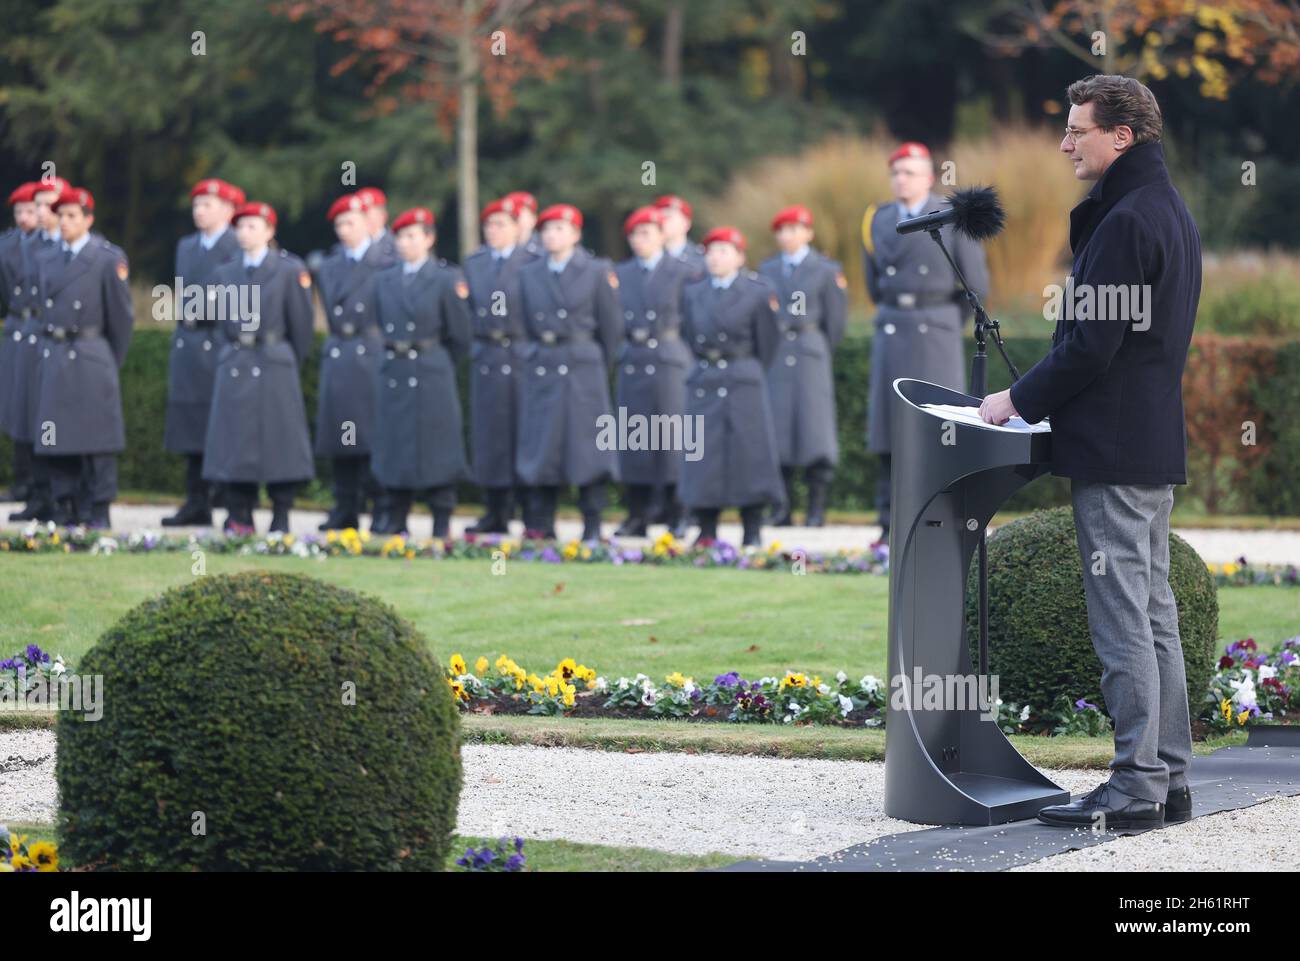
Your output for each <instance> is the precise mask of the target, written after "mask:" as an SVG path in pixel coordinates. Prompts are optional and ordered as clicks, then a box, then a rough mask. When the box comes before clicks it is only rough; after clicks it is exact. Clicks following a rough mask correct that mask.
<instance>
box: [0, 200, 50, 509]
mask: <svg viewBox="0 0 1300 961" xmlns="http://www.w3.org/2000/svg"><path fill="white" fill-rule="evenodd" d="M40 186H41V185H40V183H39V182H37V181H31V182H30V183H25V184H21V185H19V186H18V187H16V188H15V189H14V190H13V192H12V193H10V194H9V208H10V209H11V210H12V211H13V216H14V225H13V227H12V228H10V229H9V230H6V231H5V232H4V234H3V236H0V316H2V317H4V334H3V336H0V428H3V426H4V424H5V411H6V408H7V407H8V405H9V404H10V402H11V401H10V399H9V393H10V385H11V384H13V379H14V360H15V358H16V357H17V353H18V350H19V346H18V344H19V342H20V341H21V340H22V333H21V332H20V330H21V328H22V324H23V311H24V310H30V309H31V307H30V305H28V306H26V307H24V303H25V301H26V300H27V298H31V297H34V295H33V294H31V292H30V291H29V289H28V288H27V287H24V286H23V277H24V274H25V273H26V269H25V267H26V258H27V252H28V247H27V242H28V241H29V240H30V238H31V237H32V236H33V235H34V234H35V233H36V231H37V229H38V228H39V226H40V219H39V214H38V212H37V209H36V192H37V190H39V189H40ZM13 469H14V470H13V484H12V486H11V487H10V489H9V491H8V492H7V493H5V494H0V500H7V501H25V500H27V497H28V495H29V494H30V493H31V485H32V448H31V445H30V444H17V443H16V444H14V456H13Z"/></svg>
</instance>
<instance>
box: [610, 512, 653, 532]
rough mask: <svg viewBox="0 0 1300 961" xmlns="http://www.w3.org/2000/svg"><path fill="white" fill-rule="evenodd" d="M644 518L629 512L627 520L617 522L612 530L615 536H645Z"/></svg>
mask: <svg viewBox="0 0 1300 961" xmlns="http://www.w3.org/2000/svg"><path fill="white" fill-rule="evenodd" d="M645 532H646V519H645V518H644V517H638V516H637V515H635V514H629V515H628V516H627V520H625V521H623V523H622V524H619V525H618V527H617V529H615V531H614V535H615V536H616V537H645Z"/></svg>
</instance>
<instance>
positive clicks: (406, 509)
mask: <svg viewBox="0 0 1300 961" xmlns="http://www.w3.org/2000/svg"><path fill="white" fill-rule="evenodd" d="M387 501H388V513H387V514H385V515H384V526H383V527H371V528H370V532H371V533H372V534H405V533H407V532H408V530H409V528H408V527H407V515H409V514H410V513H411V492H410V491H408V490H391V491H389V492H388V498H387Z"/></svg>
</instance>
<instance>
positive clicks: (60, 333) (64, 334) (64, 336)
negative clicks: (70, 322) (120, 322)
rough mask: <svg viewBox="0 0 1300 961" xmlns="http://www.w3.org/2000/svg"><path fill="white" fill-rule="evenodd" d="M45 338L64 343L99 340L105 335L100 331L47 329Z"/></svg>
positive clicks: (62, 328)
mask: <svg viewBox="0 0 1300 961" xmlns="http://www.w3.org/2000/svg"><path fill="white" fill-rule="evenodd" d="M45 336H46V337H49V338H50V339H51V340H54V341H58V342H59V343H62V342H63V341H65V340H99V339H101V338H102V337H103V334H101V333H100V332H99V331H98V330H78V329H77V328H75V327H74V328H71V329H69V328H67V327H46V328H45Z"/></svg>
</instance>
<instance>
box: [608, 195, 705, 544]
mask: <svg viewBox="0 0 1300 961" xmlns="http://www.w3.org/2000/svg"><path fill="white" fill-rule="evenodd" d="M661 220H662V213H661V211H660V210H659V209H658V208H656V207H641V208H639V209H638V210H635V211H633V212H632V213H631V214H630V215H629V216H628V218H627V219H626V220H625V221H623V234H624V236H626V237H627V241H628V245H629V246H630V247H631V248H632V253H633V256H631V257H629V258H628V259H627V260H625V261H623V262H622V263H621V264H619V265H618V269H617V271H616V273H617V275H618V297H619V305H620V306H621V307H622V309H623V323H624V333H625V335H626V339H625V340H624V341H623V345H622V348H621V349H620V351H619V355H618V358H617V361H616V364H615V368H616V371H617V377H618V380H617V387H616V388H615V393H616V397H617V406H618V408H619V413H620V416H621V415H622V414H623V412H624V411H626V414H627V417H628V419H629V421H631V420H632V418H643V419H644V420H643V422H644V423H655V422H658V423H663V424H671V423H680V422H681V418H682V416H683V413H684V411H685V409H686V374H687V373H688V372H689V370H690V367H691V360H692V357H691V350H690V348H689V347H687V346H686V344H685V343H683V342H682V337H681V324H682V316H681V309H682V306H681V305H682V287H683V286H684V285H685V284H686V282H687V281H688V280H690V279H691V276H692V271H691V267H690V266H689V265H688V264H686V263H685V262H684V261H681V260H678V259H676V258H675V257H670V256H668V255H667V254H665V252H664V232H663V227H662V226H661ZM618 460H619V474H620V475H621V477H622V480H623V483H624V485H626V486H625V488H624V490H625V500H626V503H627V509H628V516H627V519H626V520H624V522H623V524H622V526H620V527H619V528H618V530H617V531H616V532H615V533H617V534H619V535H621V536H636V537H640V536H644V535H645V533H646V525H647V524H648V523H649V522H650V517H651V515H650V508H651V498H652V496H653V495H654V494H655V492H656V491H659V499H660V501H661V503H663V504H664V505H665V509H666V516H665V518H664V523H666V524H667V525H668V528H669V530H671V531H672V532H673V533H674V535H675V536H678V537H681V536H683V535H684V534H685V533H686V531H685V523H684V517H683V510H682V505H681V501H680V499H679V498H678V496H677V483H678V480H679V479H680V476H681V465H682V451H681V449H680V448H679V447H674V446H672V445H667V446H665V445H663V444H662V443H660V444H650V443H647V444H646V445H645V446H644V447H642V446H640V445H637V446H635V447H631V446H630V447H628V448H622V447H621V448H620V449H619V455H618Z"/></svg>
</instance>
